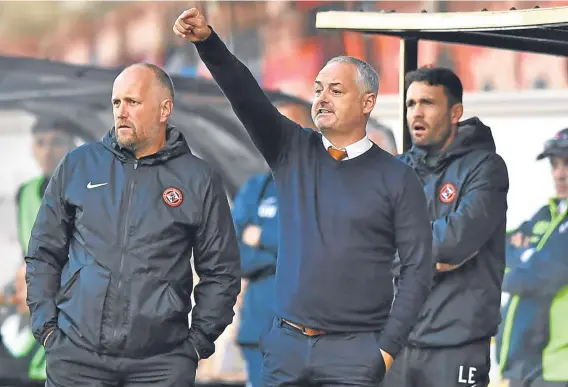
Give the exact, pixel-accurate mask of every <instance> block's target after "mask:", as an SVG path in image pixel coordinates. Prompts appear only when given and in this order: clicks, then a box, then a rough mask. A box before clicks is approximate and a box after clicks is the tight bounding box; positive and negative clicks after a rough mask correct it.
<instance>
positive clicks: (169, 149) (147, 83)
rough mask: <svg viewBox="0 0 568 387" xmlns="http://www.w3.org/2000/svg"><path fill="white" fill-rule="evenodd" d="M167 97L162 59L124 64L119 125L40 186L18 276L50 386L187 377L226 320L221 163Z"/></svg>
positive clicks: (234, 282) (231, 266)
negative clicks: (178, 121) (193, 137)
mask: <svg viewBox="0 0 568 387" xmlns="http://www.w3.org/2000/svg"><path fill="white" fill-rule="evenodd" d="M173 100H174V87H173V84H172V81H171V79H170V78H169V76H168V75H167V74H166V73H165V72H164V71H163V70H162V69H160V68H159V67H156V66H154V65H149V64H137V65H133V66H131V67H128V68H126V69H125V70H124V71H123V72H122V73H121V74H120V75H119V76H118V77H117V78H116V80H115V82H114V85H113V89H112V107H113V115H114V126H113V128H112V129H111V130H110V131H109V132H108V133H107V135H106V136H105V137H104V139H103V140H102V141H100V142H97V143H90V144H86V145H84V146H81V147H79V148H77V149H75V150H74V151H72V152H70V153H69V154H68V155H67V156H66V157H65V158H64V159H63V161H62V162H61V164H60V165H59V167H58V168H57V169H56V171H55V172H54V174H53V177H52V179H51V182H50V183H49V185H48V187H47V189H46V192H45V196H44V201H43V203H42V205H41V208H40V210H39V214H38V216H37V219H36V222H35V224H34V227H33V229H32V236H31V241H30V245H29V249H28V255H27V256H26V265H27V273H26V281H27V285H28V297H27V301H28V306H29V308H30V312H31V323H32V330H33V334H34V336H35V338H36V339H37V340H38V341H39V342H40V343H41V344H42V345H43V346H44V347H45V351H46V358H47V382H46V386H48V387H51V386H59V387H67V386H69V387H71V386H78V385H83V386H144V385H152V386H192V385H194V383H195V371H196V368H197V362H198V361H199V359H202V358H207V357H209V356H211V354H212V353H213V352H214V344H213V343H214V341H215V340H216V339H217V338H218V337H219V335H220V334H221V333H222V332H223V331H224V330H225V328H226V327H227V326H228V325H229V324H230V323H231V322H232V319H233V315H234V313H233V306H234V304H235V301H236V298H237V295H238V293H239V291H240V277H239V275H240V274H239V273H240V256H239V249H238V244H237V240H236V237H235V231H234V227H233V222H232V219H231V212H230V209H229V205H228V201H227V198H226V195H225V192H224V189H223V186H222V184H221V178H220V176H219V174H218V173H217V172H216V171H214V170H213V169H212V168H211V167H210V166H209V165H208V164H206V163H205V162H204V161H202V160H200V159H199V158H197V157H195V156H194V155H192V153H191V151H190V150H189V147H188V145H187V143H186V141H185V139H184V137H183V135H182V133H181V132H180V131H179V130H178V129H176V128H174V127H173V126H171V125H169V124H168V119H169V118H170V115H171V113H172V110H173ZM192 254H193V259H194V266H195V270H196V272H197V275H198V276H199V278H200V282H199V284H198V285H197V286H196V287H195V290H194V294H193V296H194V299H195V302H196V304H195V307H194V308H193V311H192V312H191V309H192V308H191V305H192V303H191V296H192V289H193V283H192V279H193V272H192V268H191V265H190V258H191V256H192ZM190 312H191V313H192V315H191V317H192V318H191V321H192V324H191V327H189V325H188V314H189V313H190Z"/></svg>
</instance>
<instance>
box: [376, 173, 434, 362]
mask: <svg viewBox="0 0 568 387" xmlns="http://www.w3.org/2000/svg"><path fill="white" fill-rule="evenodd" d="M394 214H395V216H394V227H395V243H396V247H397V249H398V256H399V259H400V276H399V279H398V288H397V293H396V297H395V299H394V304H393V306H392V310H391V314H390V317H389V319H388V321H387V324H386V326H385V328H384V330H383V334H382V335H381V338H380V340H379V347H380V348H381V349H382V350H384V351H386V352H387V353H389V354H390V355H391V356H393V357H394V356H396V355H397V354H398V353H399V352H400V350H401V349H402V348H403V347H404V345H405V344H406V342H407V340H408V335H409V334H410V331H411V330H412V328H413V327H414V325H415V324H416V322H417V321H418V316H419V313H420V311H421V310H422V308H423V306H424V302H425V301H426V298H427V297H428V293H429V292H430V287H431V285H432V281H433V276H434V262H433V260H432V229H431V228H430V215H429V213H428V206H427V202H426V196H425V194H424V189H423V187H422V184H421V183H420V181H419V180H418V176H417V175H416V174H415V173H414V171H413V170H412V169H411V168H410V167H408V168H407V170H406V173H405V175H404V181H403V183H402V188H401V193H400V194H399V195H398V197H397V200H396V203H395V211H394Z"/></svg>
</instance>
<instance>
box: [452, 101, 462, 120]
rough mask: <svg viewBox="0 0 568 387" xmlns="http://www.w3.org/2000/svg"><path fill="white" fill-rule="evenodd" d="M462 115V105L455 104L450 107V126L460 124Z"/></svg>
mask: <svg viewBox="0 0 568 387" xmlns="http://www.w3.org/2000/svg"><path fill="white" fill-rule="evenodd" d="M462 115H463V104H461V103H456V104H455V105H454V106H452V109H451V111H450V119H451V123H452V125H457V124H458V122H460V120H461V118H462Z"/></svg>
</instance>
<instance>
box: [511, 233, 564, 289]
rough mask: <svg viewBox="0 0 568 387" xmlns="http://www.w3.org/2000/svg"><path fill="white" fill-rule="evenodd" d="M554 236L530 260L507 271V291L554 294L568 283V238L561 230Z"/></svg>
mask: <svg viewBox="0 0 568 387" xmlns="http://www.w3.org/2000/svg"><path fill="white" fill-rule="evenodd" d="M552 238H554V239H552ZM552 238H551V239H550V240H549V241H548V242H547V243H546V244H545V245H544V248H543V249H542V250H540V251H536V250H534V252H533V254H532V255H531V256H530V258H529V259H528V260H525V262H523V263H522V264H520V265H518V266H516V267H514V268H512V269H511V270H509V271H508V272H507V273H506V274H505V277H504V278H503V291H504V292H507V293H511V294H515V295H519V296H521V297H542V296H548V297H554V296H555V295H556V293H557V292H558V291H559V290H560V289H562V288H563V287H564V286H567V285H568V260H566V254H568V240H567V239H566V236H565V235H562V234H559V233H556V235H554V236H553V237H552Z"/></svg>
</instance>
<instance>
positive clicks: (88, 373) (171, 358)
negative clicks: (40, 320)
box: [45, 330, 197, 387]
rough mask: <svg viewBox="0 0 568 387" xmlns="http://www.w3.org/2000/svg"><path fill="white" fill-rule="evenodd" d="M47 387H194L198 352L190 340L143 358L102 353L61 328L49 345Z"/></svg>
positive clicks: (47, 348)
mask: <svg viewBox="0 0 568 387" xmlns="http://www.w3.org/2000/svg"><path fill="white" fill-rule="evenodd" d="M46 361H47V381H46V384H45V386H46V387H77V386H85V387H119V386H120V387H139V386H140V387H142V386H158V387H192V386H194V385H195V372H196V370H197V354H196V353H195V350H194V349H193V346H192V345H191V343H190V342H189V341H186V342H184V343H183V344H182V345H180V346H179V347H177V348H175V349H174V350H173V351H170V352H168V353H164V354H159V355H155V356H150V357H147V358H143V359H128V358H123V357H113V356H106V355H100V354H98V353H95V352H91V351H88V350H86V349H84V348H81V347H78V346H76V345H75V344H73V343H72V342H71V341H70V340H69V338H68V337H67V336H66V335H65V334H64V333H63V332H62V331H60V330H56V331H55V332H53V333H52V334H51V336H50V337H49V338H48V341H47V346H46Z"/></svg>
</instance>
